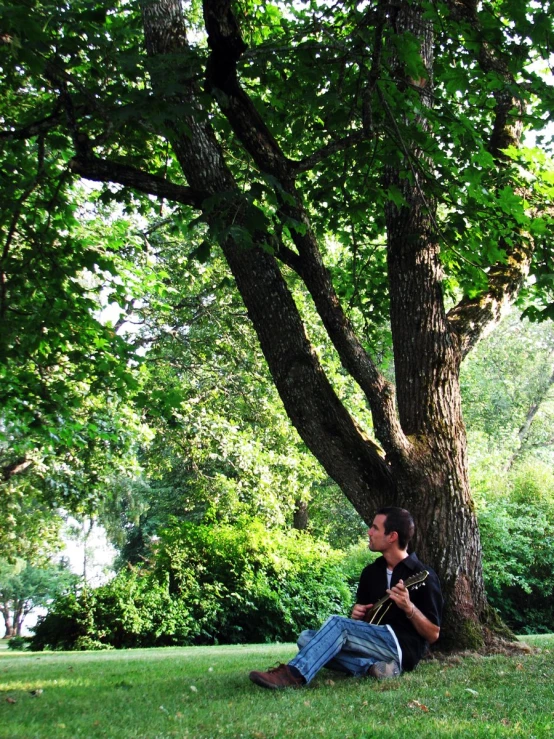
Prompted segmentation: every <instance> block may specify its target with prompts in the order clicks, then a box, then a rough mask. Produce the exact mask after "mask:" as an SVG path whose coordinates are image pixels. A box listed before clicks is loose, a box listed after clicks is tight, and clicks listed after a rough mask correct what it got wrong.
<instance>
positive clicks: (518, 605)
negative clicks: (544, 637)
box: [479, 477, 554, 634]
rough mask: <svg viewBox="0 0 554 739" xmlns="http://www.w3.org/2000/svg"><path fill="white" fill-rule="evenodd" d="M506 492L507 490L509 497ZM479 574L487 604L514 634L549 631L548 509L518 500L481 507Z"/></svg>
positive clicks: (553, 619) (552, 521) (552, 537)
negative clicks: (485, 592) (482, 581)
mask: <svg viewBox="0 0 554 739" xmlns="http://www.w3.org/2000/svg"><path fill="white" fill-rule="evenodd" d="M511 492H512V491H511V490H509V491H508V493H509V494H510V493H511ZM479 526H480V530H481V540H482V544H483V569H484V576H485V584H486V588H487V595H488V598H489V601H490V603H491V604H492V605H493V606H494V607H495V608H496V609H497V610H498V611H499V613H500V615H501V617H502V619H503V620H504V621H505V623H506V624H507V625H508V626H509V627H510V628H511V629H512V630H513V631H514V632H515V633H518V634H533V633H550V632H552V631H554V505H553V504H552V502H551V500H550V499H548V498H547V497H544V496H543V497H540V498H537V499H535V500H533V499H532V498H531V497H530V496H528V495H525V494H524V487H523V486H522V484H521V477H519V478H518V484H517V486H515V488H514V491H513V494H512V495H511V496H510V497H509V498H508V499H507V500H506V499H502V500H501V499H497V500H493V501H489V502H488V503H486V504H483V506H482V510H481V511H480V512H479Z"/></svg>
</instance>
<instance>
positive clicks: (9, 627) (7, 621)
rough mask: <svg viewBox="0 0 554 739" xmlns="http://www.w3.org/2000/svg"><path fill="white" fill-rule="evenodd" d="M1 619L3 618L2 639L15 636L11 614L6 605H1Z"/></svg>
mask: <svg viewBox="0 0 554 739" xmlns="http://www.w3.org/2000/svg"><path fill="white" fill-rule="evenodd" d="M2 617H3V618H4V629H5V633H4V639H11V637H12V636H15V629H14V623H13V619H12V614H11V611H10V609H9V608H8V606H7V605H2Z"/></svg>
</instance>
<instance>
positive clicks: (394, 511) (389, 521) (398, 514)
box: [375, 506, 415, 549]
mask: <svg viewBox="0 0 554 739" xmlns="http://www.w3.org/2000/svg"><path fill="white" fill-rule="evenodd" d="M375 515H376V516H386V519H385V534H390V533H391V532H392V531H396V533H397V534H398V546H399V547H400V549H406V547H407V546H408V543H409V541H410V539H411V538H412V536H413V535H414V531H415V524H414V519H413V518H412V514H411V513H410V511H407V510H406V509H405V508H397V507H396V506H386V507H385V508H380V509H379V510H378V511H377V513H376V514H375Z"/></svg>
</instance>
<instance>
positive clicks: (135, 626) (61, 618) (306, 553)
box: [32, 521, 351, 650]
mask: <svg viewBox="0 0 554 739" xmlns="http://www.w3.org/2000/svg"><path fill="white" fill-rule="evenodd" d="M341 557H342V555H341V553H340V552H336V551H334V550H332V549H330V548H329V547H328V546H327V545H325V544H322V543H320V542H317V541H315V540H314V539H313V538H312V537H310V536H309V535H308V534H305V533H299V532H296V531H289V532H282V531H267V530H266V529H265V528H264V527H263V525H262V524H261V523H260V522H257V521H247V522H243V525H242V526H241V527H233V526H230V525H217V526H213V527H209V526H202V525H196V524H192V523H180V524H178V525H177V524H176V525H174V526H173V527H171V528H170V529H168V530H166V531H164V532H162V534H161V538H160V541H159V542H158V545H157V548H156V551H155V552H154V557H153V562H152V565H151V566H150V567H149V568H146V567H142V568H135V569H127V570H123V571H121V572H120V573H118V575H117V576H116V577H115V578H114V579H113V580H112V581H111V582H110V583H107V584H106V585H103V586H101V587H99V588H96V589H95V590H92V591H89V590H87V591H85V592H83V593H81V594H80V595H79V596H65V597H63V598H59V599H57V600H56V601H55V602H54V604H53V605H52V607H51V609H50V611H49V613H48V614H47V615H46V616H44V617H43V618H41V619H39V622H38V623H37V626H36V627H35V629H34V637H33V640H32V648H33V649H39V650H40V649H44V648H50V649H82V648H91V647H92V648H99V647H105V646H111V647H116V648H120V647H145V646H166V645H172V644H174V645H194V644H216V643H222V644H237V643H252V642H264V641H267V642H269V641H290V640H292V639H295V638H296V636H297V634H298V633H299V631H301V630H302V629H304V628H314V627H317V626H319V625H320V623H321V622H322V621H323V620H324V619H325V618H326V617H327V616H328V615H329V614H330V613H347V612H348V611H349V608H350V605H351V594H350V591H349V588H348V585H347V583H346V582H345V576H344V572H343V570H342V569H341V564H340V563H341Z"/></svg>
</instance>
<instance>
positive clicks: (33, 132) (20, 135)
mask: <svg viewBox="0 0 554 739" xmlns="http://www.w3.org/2000/svg"><path fill="white" fill-rule="evenodd" d="M62 118H63V116H62V106H61V101H59V100H58V101H57V102H56V105H55V108H54V112H53V113H52V114H51V115H49V116H46V117H45V118H42V119H41V120H40V121H34V122H33V123H29V124H28V125H26V126H22V127H21V128H15V129H13V130H12V131H0V140H4V141H24V140H26V139H32V138H34V137H35V136H40V135H41V134H44V133H47V132H48V131H51V130H52V129H53V128H55V127H56V126H57V125H58V124H59V123H60V121H61V120H62Z"/></svg>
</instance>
